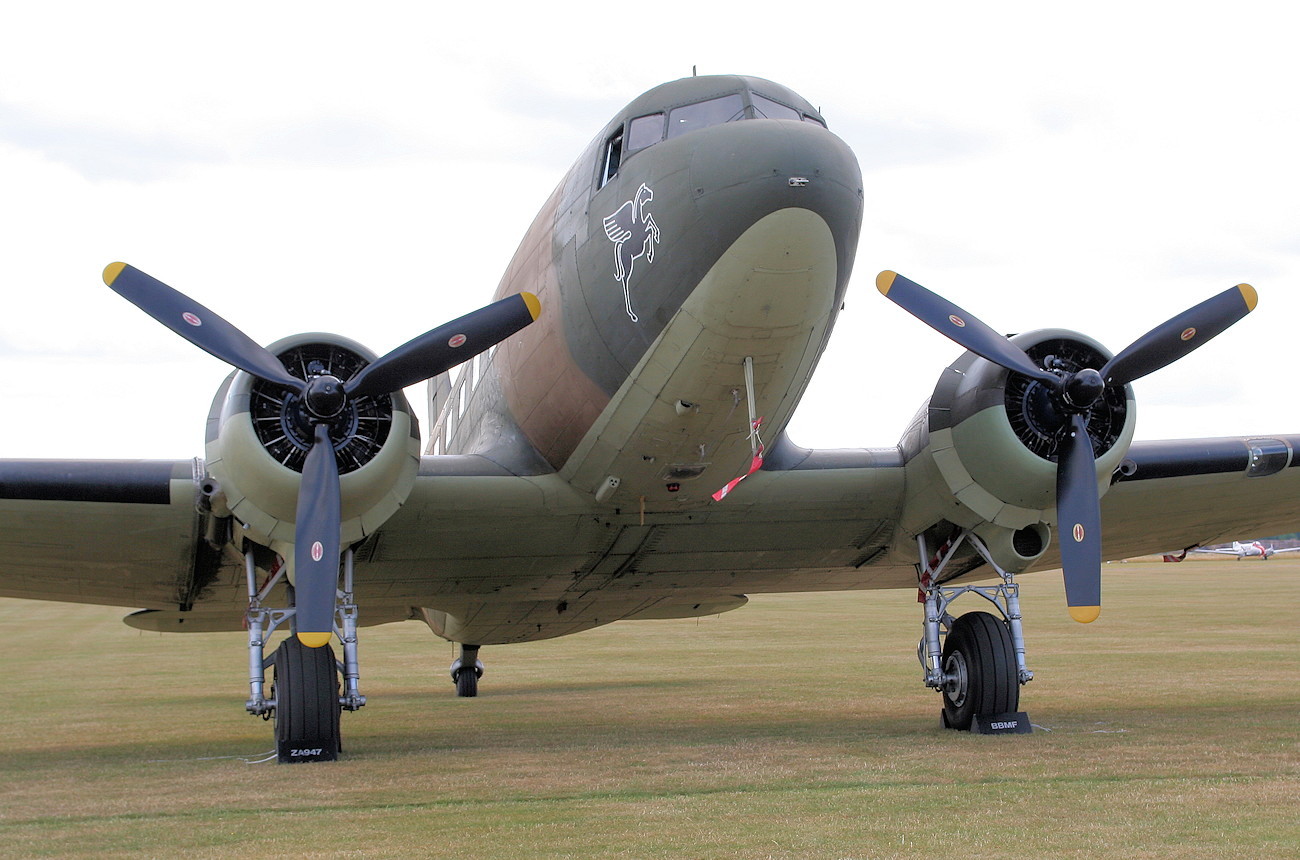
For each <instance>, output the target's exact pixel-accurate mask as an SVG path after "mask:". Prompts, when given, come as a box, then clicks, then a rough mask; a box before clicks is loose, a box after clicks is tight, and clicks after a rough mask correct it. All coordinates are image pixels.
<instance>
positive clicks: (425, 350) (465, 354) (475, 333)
mask: <svg viewBox="0 0 1300 860" xmlns="http://www.w3.org/2000/svg"><path fill="white" fill-rule="evenodd" d="M541 312H542V307H541V305H540V304H538V302H537V297H536V296H534V295H533V294H532V293H516V294H515V295H513V296H508V297H506V298H504V299H501V300H500V301H498V302H493V303H492V304H490V305H488V306H487V307H485V308H479V309H478V310H476V311H471V312H470V313H467V314H465V316H463V317H461V318H459V319H455V320H452V321H451V322H449V323H446V324H445V325H440V326H438V327H437V328H435V329H433V330H432V331H428V332H425V333H424V334H422V335H420V336H419V337H417V338H414V339H412V340H409V341H407V342H406V343H404V344H402V345H401V346H399V347H398V348H397V349H395V350H393V351H392V352H390V353H388V354H387V355H385V356H384V357H383V358H380V359H378V360H376V361H375V362H374V363H372V364H368V365H366V366H365V367H363V368H361V371H360V372H359V373H358V374H357V375H356V376H354V377H352V379H350V380H348V382H347V384H346V385H345V386H344V389H345V390H346V391H347V393H348V394H350V395H358V396H360V395H375V394H387V393H388V392H390V391H397V390H398V389H399V388H405V387H406V386H408V385H414V384H415V383H417V382H423V381H424V380H426V379H428V378H430V377H433V376H437V375H438V374H440V373H442V372H443V371H445V370H447V369H449V368H452V367H455V366H456V365H458V364H460V363H461V362H464V361H468V360H469V359H471V358H473V357H474V356H476V355H478V354H479V353H480V352H482V351H483V350H485V349H487V348H488V347H490V346H492V345H493V344H497V343H500V342H501V341H503V340H505V339H506V338H508V337H510V335H512V334H514V333H515V332H517V331H519V330H520V329H522V328H523V327H524V326H526V325H528V324H529V323H531V322H532V321H533V320H535V319H537V316H538V314H540V313H541Z"/></svg>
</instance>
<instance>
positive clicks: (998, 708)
mask: <svg viewBox="0 0 1300 860" xmlns="http://www.w3.org/2000/svg"><path fill="white" fill-rule="evenodd" d="M963 542H969V543H970V545H971V547H972V548H973V549H974V550H975V551H976V552H978V553H979V554H980V555H981V556H982V557H983V558H984V560H985V561H987V562H988V563H989V564H990V565H992V567H993V569H994V570H995V571H997V573H998V575H999V576H1001V577H1002V582H1001V583H1000V584H998V585H961V586H947V585H941V584H940V583H941V582H942V581H943V571H944V569H945V568H946V567H947V566H948V563H949V562H950V561H952V559H953V556H954V555H955V554H956V552H957V550H958V549H959V548H960V547H961V545H962V543H963ZM917 548H918V550H919V552H920V558H921V563H920V564H919V565H918V566H917V569H918V572H919V577H920V589H921V598H922V601H923V602H924V604H925V635H924V636H923V637H922V639H921V644H920V646H919V647H918V648H917V657H918V659H920V661H921V666H922V667H923V668H924V669H925V685H926V686H927V687H930V688H932V689H935V690H938V691H939V692H940V693H942V694H943V724H944V726H945V727H947V728H951V729H959V730H962V731H968V730H970V729H971V728H972V727H977V728H978V726H976V718H977V717H983V718H986V719H990V720H993V721H994V722H995V723H998V724H1001V723H1005V722H1008V720H1002V719H998V718H1001V717H1003V716H1006V715H1013V714H1015V712H1016V709H1017V708H1018V707H1019V704H1020V686H1021V685H1022V684H1027V683H1029V682H1030V681H1031V680H1033V677H1034V673H1033V672H1031V671H1029V669H1028V668H1027V667H1026V665H1025V638H1024V631H1023V629H1022V627H1021V623H1020V586H1019V585H1017V584H1016V582H1015V580H1014V577H1013V575H1012V574H1011V573H1008V572H1007V571H1005V570H1003V569H1002V568H1001V567H999V566H998V564H997V562H995V561H994V560H993V558H992V557H991V556H990V554H989V551H988V548H987V547H985V546H984V543H983V541H981V540H980V539H979V537H977V536H976V535H975V534H974V533H973V532H970V531H962V533H961V534H960V535H958V536H957V538H956V539H954V540H953V541H951V542H949V543H948V544H945V545H944V546H943V547H941V548H940V549H939V551H938V552H937V553H936V554H935V555H933V556H932V555H931V554H930V552H929V551H928V549H927V547H926V542H925V536H924V535H920V536H918V537H917ZM964 594H978V595H979V596H980V597H983V598H984V599H985V600H987V601H988V602H989V603H991V604H993V606H994V608H996V609H997V610H998V615H1000V616H1001V617H1000V618H999V617H998V616H995V615H993V614H991V613H989V612H970V613H967V614H965V615H962V616H960V617H958V618H953V616H952V615H950V614H949V613H948V607H949V606H950V605H951V604H952V602H953V601H954V600H956V599H957V598H958V597H961V596H962V595H964ZM941 640H942V642H941ZM1026 727H1027V721H1026ZM1020 730H1023V729H1020Z"/></svg>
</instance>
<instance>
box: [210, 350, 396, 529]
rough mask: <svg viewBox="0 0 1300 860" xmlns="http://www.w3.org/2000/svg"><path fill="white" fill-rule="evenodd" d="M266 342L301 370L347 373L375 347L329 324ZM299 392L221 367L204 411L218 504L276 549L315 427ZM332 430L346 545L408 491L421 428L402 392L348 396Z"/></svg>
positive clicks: (302, 373) (291, 516)
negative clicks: (330, 329)
mask: <svg viewBox="0 0 1300 860" xmlns="http://www.w3.org/2000/svg"><path fill="white" fill-rule="evenodd" d="M267 349H268V350H269V351H270V352H272V353H274V354H275V355H276V356H278V357H279V358H280V360H281V361H282V362H283V363H284V365H285V367H286V368H287V369H288V370H289V372H290V373H291V374H293V375H294V376H297V377H299V378H301V379H306V378H308V377H309V376H311V375H315V374H319V373H329V374H331V375H333V376H336V377H338V378H339V379H342V380H345V381H346V380H347V379H349V378H350V377H351V376H352V375H353V374H355V373H356V371H357V370H359V369H360V368H361V367H364V366H365V365H366V364H369V363H370V362H372V361H374V360H375V358H376V356H375V354H374V353H373V352H371V351H370V350H368V349H366V348H365V347H363V346H361V345H360V344H358V343H356V342H354V341H351V340H349V339H347V338H345V337H341V336H339V335H334V334H300V335H294V336H292V337H288V338H285V339H283V340H280V341H277V342H276V343H274V344H271V345H270V346H269V347H267ZM297 400H298V396H297V395H296V394H295V393H294V392H291V391H289V390H287V389H285V388H283V387H281V386H278V385H276V384H274V383H270V382H266V381H263V380H259V379H257V378H255V377H253V376H250V375H249V374H247V373H245V372H243V371H236V372H235V373H233V374H231V375H230V376H229V377H227V379H226V381H225V383H224V384H223V385H222V387H221V389H220V390H218V392H217V396H216V399H215V400H214V401H213V403H212V410H211V412H210V413H209V415H208V428H207V449H206V450H207V467H208V471H209V472H210V474H211V475H212V477H213V478H215V479H216V480H217V481H218V482H219V484H220V496H221V497H222V498H221V499H220V500H219V501H218V500H214V507H217V508H218V509H222V508H228V509H229V511H230V512H231V514H233V515H234V517H235V518H236V519H238V520H239V521H240V522H241V523H243V524H244V526H245V527H246V531H245V535H246V536H247V537H248V538H249V539H251V540H253V541H255V542H257V543H260V544H263V545H265V546H270V547H273V548H276V549H277V550H280V551H282V548H283V547H284V546H286V545H288V544H291V543H293V539H294V522H295V520H296V518H297V507H298V488H299V485H300V484H301V483H302V467H303V464H304V462H305V461H306V456H307V451H308V450H309V449H310V447H311V443H312V438H313V436H312V433H313V429H312V427H311V425H310V424H309V423H307V422H306V421H305V420H303V418H302V411H301V410H300V409H298V408H296V407H297ZM335 424H336V426H335V428H334V430H333V432H332V433H331V437H330V438H331V440H332V441H333V442H334V451H335V459H336V461H337V463H338V468H339V475H340V478H339V483H340V492H341V503H342V520H343V521H342V530H341V538H342V545H343V546H347V545H348V544H351V543H355V542H356V541H359V540H361V539H362V538H363V537H365V536H366V535H368V534H370V533H371V532H373V531H374V530H375V529H377V528H379V526H380V525H382V524H383V523H384V521H386V520H387V519H388V518H389V517H390V516H392V515H393V514H394V513H395V512H396V511H397V509H398V508H400V507H401V506H402V504H403V503H404V502H405V501H406V498H407V496H408V495H410V492H411V488H412V487H414V486H415V478H416V473H417V471H418V470H419V466H420V438H419V437H420V431H419V425H418V423H417V421H416V419H415V417H414V416H413V415H412V414H411V408H410V405H409V404H408V403H407V401H406V398H405V397H404V396H403V395H402V394H401V392H396V393H394V394H386V395H380V396H377V397H354V398H350V399H349V402H348V405H347V412H346V414H345V419H344V420H339V421H336V422H335Z"/></svg>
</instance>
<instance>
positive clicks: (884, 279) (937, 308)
mask: <svg viewBox="0 0 1300 860" xmlns="http://www.w3.org/2000/svg"><path fill="white" fill-rule="evenodd" d="M876 289H878V290H880V292H881V293H882V294H884V295H885V296H887V297H888V298H889V299H890V300H891V301H892V302H894V304H896V305H898V306H899V307H901V308H902V309H903V310H905V311H907V312H908V313H910V314H911V315H912V316H914V317H916V318H917V319H919V320H920V321H921V322H923V323H925V324H926V325H928V326H929V327H930V328H932V329H934V330H935V331H937V332H939V334H941V335H944V336H945V337H947V338H949V339H951V340H954V341H956V342H957V343H958V344H960V345H961V346H963V347H965V348H966V349H969V350H970V351H971V352H973V353H975V354H976V355H982V356H984V357H985V358H987V359H988V360H989V361H991V362H993V363H994V364H1000V365H1001V366H1003V367H1005V368H1008V369H1010V370H1014V371H1016V372H1017V373H1023V374H1024V375H1025V376H1029V377H1032V378H1034V379H1039V380H1042V381H1043V382H1048V383H1055V382H1056V377H1055V376H1054V375H1053V374H1051V373H1048V372H1047V371H1046V370H1043V369H1042V368H1041V367H1039V366H1038V365H1037V364H1035V363H1034V360H1033V359H1031V358H1030V357H1029V356H1027V355H1025V351H1024V350H1023V349H1021V348H1020V347H1018V346H1016V345H1015V344H1014V343H1011V342H1010V341H1009V340H1007V339H1006V338H1005V337H1003V336H1002V335H1000V334H998V333H997V332H996V331H994V330H993V329H991V328H989V326H988V325H986V324H985V323H983V322H981V321H980V320H979V319H977V318H976V317H974V316H972V315H971V314H968V313H967V312H966V311H964V310H962V309H961V308H959V307H957V306H956V305H954V304H953V303H952V302H950V301H948V300H947V299H945V298H943V297H942V296H940V295H937V294H936V293H932V292H930V291H929V290H927V289H926V288H925V287H923V286H921V285H920V284H918V283H916V282H915V281H912V280H908V279H907V278H905V277H903V276H902V275H900V274H898V273H897V272H890V271H884V272H881V273H880V274H879V275H877V276H876Z"/></svg>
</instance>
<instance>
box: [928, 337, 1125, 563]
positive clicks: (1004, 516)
mask: <svg viewBox="0 0 1300 860" xmlns="http://www.w3.org/2000/svg"><path fill="white" fill-rule="evenodd" d="M1011 340H1012V342H1014V343H1015V344H1017V345H1018V346H1020V347H1021V348H1022V349H1024V350H1025V352H1026V353H1028V354H1029V356H1030V357H1031V358H1032V359H1034V361H1035V362H1037V363H1038V364H1039V366H1041V367H1043V368H1045V369H1047V370H1049V371H1053V372H1059V373H1061V374H1063V375H1064V374H1068V373H1070V372H1072V371H1075V370H1078V369H1080V368H1085V367H1090V368H1099V367H1101V366H1103V365H1104V364H1105V363H1106V361H1107V360H1108V359H1109V358H1110V357H1111V354H1110V353H1109V352H1108V351H1107V350H1106V349H1105V348H1104V347H1103V346H1101V344H1099V343H1097V342H1096V341H1095V340H1093V339H1092V338H1089V337H1087V336H1085V335H1081V334H1078V333H1077V332H1072V331H1067V330H1064V329H1044V330H1041V331H1034V332H1027V333H1025V334H1020V335H1016V336H1015V337H1013V338H1011ZM1058 396H1060V395H1058V394H1057V393H1055V392H1053V391H1052V390H1051V389H1050V388H1049V387H1048V386H1046V385H1044V384H1043V383H1041V382H1037V381H1035V380H1032V379H1030V378H1029V377H1026V376H1024V375H1022V374H1018V373H1014V372H1012V371H1008V370H1006V369H1004V368H1002V367H1000V366H999V365H997V364H994V363H993V362H990V361H988V360H986V359H984V358H981V357H980V356H978V355H976V354H974V353H971V352H967V353H964V354H963V355H962V356H961V357H960V358H959V359H957V361H955V362H953V364H952V365H950V366H949V367H948V368H947V369H946V370H945V371H944V373H943V375H942V376H941V377H940V379H939V383H938V385H936V386H935V389H934V394H933V395H932V396H931V398H930V402H929V404H928V406H927V407H926V409H925V410H923V414H922V415H921V416H918V417H919V418H920V421H919V422H918V424H919V426H915V425H914V431H913V434H912V438H911V439H910V440H905V442H904V448H905V453H906V454H908V456H909V457H910V456H911V455H910V452H908V451H907V450H906V449H907V448H911V449H912V450H913V451H916V452H917V453H919V452H920V450H921V449H925V448H928V452H929V454H930V457H931V459H932V464H933V471H931V470H930V469H927V470H926V471H927V472H928V474H926V475H924V476H922V475H920V474H917V475H916V476H915V479H916V480H919V481H921V482H923V483H924V484H927V485H929V486H928V487H927V488H926V489H923V490H921V489H919V490H918V492H917V493H916V498H915V501H917V502H920V504H918V505H916V506H915V507H914V508H913V511H912V515H913V516H914V517H917V518H918V519H917V520H913V521H912V522H910V523H908V524H907V525H908V526H909V527H910V529H911V530H912V531H913V532H917V531H922V530H924V529H926V528H929V527H930V526H931V525H933V524H934V519H935V517H936V515H937V516H938V517H940V518H942V519H946V520H948V521H950V522H952V523H954V524H956V525H960V526H964V527H967V528H975V529H977V531H981V532H983V533H984V534H983V536H984V537H985V541H986V543H989V544H990V549H992V544H993V543H1004V544H1005V546H1006V553H1007V555H1008V558H1007V561H1008V562H1009V564H1007V565H1006V567H1007V568H1008V569H1017V568H1020V567H1023V566H1024V565H1025V564H1028V563H1030V562H1032V560H1033V559H1034V558H1035V557H1036V555H1037V554H1041V549H1040V550H1039V551H1038V553H1033V552H1031V550H1032V549H1033V545H1034V544H1035V543H1040V542H1041V541H1042V537H1043V534H1044V532H1043V526H1042V524H1043V523H1045V522H1053V521H1054V520H1055V518H1056V517H1055V508H1056V471H1057V470H1056V457H1057V454H1058V452H1059V451H1060V446H1061V443H1062V440H1063V438H1064V437H1065V435H1066V434H1067V433H1068V429H1069V425H1068V423H1066V420H1065V419H1063V418H1062V417H1061V415H1062V412H1063V410H1061V409H1058V408H1055V407H1054V406H1053V401H1052V399H1051V398H1054V397H1058ZM1135 420H1136V411H1135V403H1134V400H1133V392H1132V390H1131V388H1130V387H1129V386H1123V387H1118V386H1110V387H1108V388H1107V389H1106V390H1105V392H1104V394H1103V395H1102V397H1101V398H1100V399H1099V400H1098V401H1097V402H1096V403H1095V404H1094V406H1093V407H1092V409H1091V410H1090V412H1089V415H1088V435H1089V436H1090V437H1091V439H1092V445H1093V450H1094V452H1095V456H1096V460H1097V483H1098V489H1099V492H1100V493H1105V492H1106V490H1107V489H1108V488H1109V485H1110V477H1111V474H1112V473H1113V472H1114V471H1115V469H1117V468H1118V467H1119V465H1120V463H1121V461H1122V460H1123V458H1124V455H1125V453H1126V452H1127V451H1128V447H1129V444H1130V443H1131V442H1132V441H1133V431H1134V426H1135ZM916 431H920V432H916ZM909 480H912V478H909ZM936 495H937V496H939V497H942V498H944V499H949V500H950V499H955V500H956V501H957V503H958V506H957V508H956V509H953V506H952V503H951V501H947V502H946V503H936V502H935V500H934V496H936ZM925 497H929V501H922V499H923V498H925ZM926 511H928V512H929V513H926ZM923 518H929V519H930V521H929V522H925V521H924V519H923ZM986 524H989V525H986ZM1001 529H1005V530H1009V531H1007V532H1006V534H1005V535H1002V534H1000V530H1001Z"/></svg>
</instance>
